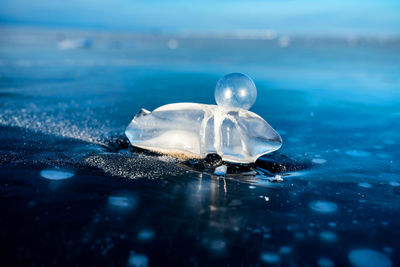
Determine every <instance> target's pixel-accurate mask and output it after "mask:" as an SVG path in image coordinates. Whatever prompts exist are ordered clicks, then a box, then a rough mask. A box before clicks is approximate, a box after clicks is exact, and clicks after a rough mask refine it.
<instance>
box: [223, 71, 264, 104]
mask: <svg viewBox="0 0 400 267" xmlns="http://www.w3.org/2000/svg"><path fill="white" fill-rule="evenodd" d="M256 98H257V88H256V86H255V84H254V82H253V80H252V79H251V78H249V77H248V76H247V75H244V74H242V73H230V74H228V75H225V76H224V77H222V78H221V79H219V81H218V82H217V86H216V87H215V101H216V102H217V104H218V106H221V107H224V108H242V109H249V108H251V106H253V104H254V102H255V101H256Z"/></svg>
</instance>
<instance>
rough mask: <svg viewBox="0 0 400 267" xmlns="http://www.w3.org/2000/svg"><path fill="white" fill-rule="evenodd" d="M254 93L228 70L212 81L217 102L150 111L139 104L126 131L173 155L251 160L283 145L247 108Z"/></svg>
mask: <svg viewBox="0 0 400 267" xmlns="http://www.w3.org/2000/svg"><path fill="white" fill-rule="evenodd" d="M256 97H257V89H256V87H255V85H254V83H253V81H252V80H251V79H250V78H249V77H247V76H246V75H244V74H240V73H232V74H228V75H226V76H224V77H223V78H221V79H220V80H219V81H218V83H217V87H216V90H215V99H216V102H217V103H218V105H205V104H197V103H175V104H169V105H165V106H161V107H159V108H157V109H155V110H153V112H150V111H148V110H145V109H142V110H141V111H139V113H138V114H137V115H136V116H135V117H134V118H133V120H132V122H131V123H130V124H129V125H128V127H127V129H126V131H125V134H126V136H127V137H128V139H129V141H130V142H131V144H132V145H133V146H136V147H139V148H143V149H147V150H151V151H155V152H158V153H163V154H169V155H172V156H176V157H182V158H204V157H206V156H207V155H208V154H213V153H216V154H218V155H219V156H220V157H221V158H222V160H224V161H227V162H233V163H251V162H255V161H256V160H257V158H258V157H260V156H262V155H264V154H267V153H270V152H272V151H275V150H278V149H279V148H280V147H281V145H282V139H281V137H280V135H279V134H278V133H277V132H276V131H275V130H274V129H273V128H272V127H271V126H270V125H269V124H268V123H267V122H266V121H265V120H263V119H262V118H261V117H260V116H258V115H257V114H255V113H253V112H251V111H248V110H247V109H248V108H250V107H251V106H252V105H253V104H254V102H255V100H256Z"/></svg>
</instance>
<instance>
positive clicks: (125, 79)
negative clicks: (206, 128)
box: [0, 26, 400, 266]
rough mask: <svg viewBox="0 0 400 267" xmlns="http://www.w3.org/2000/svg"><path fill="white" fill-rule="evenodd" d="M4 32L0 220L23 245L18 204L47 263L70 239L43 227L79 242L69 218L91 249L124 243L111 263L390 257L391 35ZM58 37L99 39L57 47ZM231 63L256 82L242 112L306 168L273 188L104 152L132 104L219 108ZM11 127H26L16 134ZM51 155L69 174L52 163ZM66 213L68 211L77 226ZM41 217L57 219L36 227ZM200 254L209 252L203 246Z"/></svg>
mask: <svg viewBox="0 0 400 267" xmlns="http://www.w3.org/2000/svg"><path fill="white" fill-rule="evenodd" d="M0 33H1V36H7V38H1V39H0V48H1V50H0V60H1V61H0V75H1V76H0V90H1V91H0V98H1V101H0V124H1V133H2V134H1V135H0V146H1V149H0V162H1V165H0V171H1V175H0V179H2V184H4V185H7V190H6V191H2V194H3V195H2V197H4V198H7V201H4V202H3V203H6V204H7V209H6V208H4V210H5V212H7V214H5V216H4V218H5V219H4V220H2V221H1V222H0V223H2V225H1V226H4V227H1V229H10V228H11V229H12V230H14V231H11V230H9V231H7V232H4V231H5V230H4V231H3V232H2V234H4V236H6V235H8V236H7V237H9V238H12V240H13V243H12V244H11V245H13V244H14V245H15V246H14V248H16V249H20V247H21V246H22V245H23V246H24V248H26V247H25V244H30V243H27V242H26V240H25V239H26V238H27V236H26V235H23V236H16V235H18V233H19V231H18V230H19V229H21V225H20V224H18V223H15V221H13V222H12V223H8V224H7V225H5V223H4V222H6V221H5V220H8V219H9V218H11V219H12V218H14V217H15V216H14V217H13V216H11V215H15V214H16V213H18V214H19V215H20V217H22V216H23V217H24V218H25V219H26V220H27V221H29V224H28V223H27V224H26V225H24V229H27V230H26V231H29V230H30V232H31V233H32V234H31V236H32V238H34V241H35V242H36V240H37V238H39V237H38V236H40V238H43V239H44V240H45V241H49V242H48V243H50V244H54V251H53V252H54V253H49V251H48V249H46V250H45V251H44V252H43V255H45V257H50V256H49V255H56V254H57V253H56V251H64V249H65V248H66V247H70V246H65V247H64V246H63V244H70V243H68V242H69V241H68V240H64V241H65V242H53V241H54V240H49V239H51V238H52V236H54V237H59V236H58V235H57V234H58V232H56V231H54V232H51V231H52V229H60V228H62V229H64V231H66V232H67V233H69V234H72V236H73V237H74V236H75V235H73V233H76V231H77V230H76V227H78V229H79V230H78V231H80V232H79V233H82V236H83V237H81V234H80V235H79V237H76V236H75V239H73V240H72V244H78V243H79V244H80V242H81V238H82V239H83V240H87V241H88V242H91V241H93V242H97V243H96V244H98V246H97V245H96V246H95V247H94V248H95V249H96V248H97V247H101V248H112V247H114V248H123V249H115V250H112V249H110V250H109V251H108V252H107V253H108V254H107V253H105V254H104V257H108V259H109V260H110V262H112V260H111V259H115V258H120V256H121V259H123V263H121V262H118V263H119V264H125V263H128V265H131V266H135V265H137V264H148V263H153V262H155V263H160V264H165V262H168V257H173V256H177V255H176V254H173V253H170V251H178V252H179V259H181V256H182V255H183V254H185V253H180V252H181V251H184V252H187V253H186V254H187V255H189V254H190V255H193V256H191V257H192V258H190V259H186V258H185V259H182V261H184V260H186V261H185V263H187V262H192V263H193V265H196V264H197V263H199V262H200V264H199V265H212V263H215V262H213V260H215V259H220V260H221V262H223V263H226V264H225V265H228V264H231V265H232V263H238V264H242V265H246V266H247V265H258V264H259V263H271V264H272V263H273V264H276V263H281V262H282V264H285V265H289V266H290V265H295V263H298V264H297V265H310V266H313V265H317V264H318V265H319V266H332V265H334V266H346V265H349V264H353V265H355V266H361V265H362V264H364V263H366V261H368V262H373V263H379V264H381V265H382V266H385V264H386V266H390V263H391V264H392V265H395V264H396V263H398V262H399V260H400V259H399V256H398V255H399V254H398V252H399V251H400V245H399V243H398V238H397V236H399V235H400V232H399V229H400V222H399V220H398V218H399V216H400V212H399V211H400V191H399V188H400V175H399V173H400V163H399V159H400V147H399V144H400V136H399V134H398V133H399V132H400V124H399V121H400V91H399V90H398V88H400V80H399V75H398V74H399V69H398V62H400V53H399V47H400V46H399V44H400V42H399V40H397V39H396V40H391V39H384V38H383V39H382V38H381V39H379V38H376V39H374V38H372V39H362V38H360V39H358V41H357V42H356V43H354V42H350V41H349V40H348V39H347V38H346V37H343V38H341V37H337V38H336V37H332V38H322V37H321V38H315V39H313V38H311V39H310V38H308V37H307V38H306V37H304V38H303V37H301V36H298V37H292V39H291V42H290V44H288V46H286V47H282V46H281V45H280V44H279V40H278V39H274V40H236V39H228V40H226V39H221V38H191V37H185V38H183V37H182V36H179V35H173V36H172V35H171V36H170V35H158V34H156V33H155V34H154V35H151V36H147V35H142V36H138V35H135V34H129V33H126V34H124V33H119V34H115V33H98V32H74V31H68V30H63V29H27V28H22V27H16V28H13V27H9V26H7V27H6V26H4V27H1V28H0ZM60 36H62V37H63V38H64V39H65V38H66V39H71V40H72V39H79V38H84V39H90V40H91V42H92V43H91V46H90V47H84V48H82V47H79V46H77V47H76V48H75V49H72V48H71V49H60V47H59V42H60V40H61V39H62V38H60ZM64 39H62V40H64ZM171 44H173V45H171ZM237 71H239V72H242V73H245V74H247V75H249V76H250V77H252V78H253V80H254V81H255V84H256V86H257V89H258V97H257V101H256V103H255V104H254V106H253V107H252V108H251V111H254V112H255V113H257V114H259V115H260V116H261V117H263V118H265V119H266V120H267V121H268V122H269V123H270V124H271V126H272V127H274V128H275V129H278V131H279V132H280V133H282V137H283V146H282V148H281V149H280V150H279V152H278V153H280V154H283V155H285V156H287V157H288V158H290V159H294V160H299V161H300V162H308V163H310V164H309V166H310V167H309V168H308V169H306V170H302V169H298V170H297V169H296V170H292V171H290V172H284V173H280V174H278V175H279V177H281V178H282V179H283V181H279V182H278V181H276V179H275V181H271V180H270V179H268V178H270V177H266V176H264V175H256V176H254V175H248V174H246V175H236V176H229V174H228V175H226V176H224V175H222V176H220V177H216V176H215V175H213V173H200V172H198V171H191V170H188V169H186V168H181V166H180V165H179V164H175V163H174V161H173V160H171V159H170V158H168V157H163V156H148V155H146V154H140V153H131V152H130V151H129V150H128V149H127V148H126V147H125V148H124V149H125V150H124V153H118V152H116V151H111V152H110V151H104V146H105V145H107V144H108V142H109V141H112V140H114V138H118V137H120V136H121V134H122V133H123V131H124V130H125V128H126V126H127V124H128V123H129V122H130V120H131V119H132V118H133V116H134V115H135V114H136V112H137V111H139V110H140V109H141V108H146V109H148V110H153V109H155V108H157V107H159V106H161V105H164V104H168V103H174V102H198V103H206V104H215V103H214V88H215V84H216V82H217V81H218V79H219V78H220V77H222V76H223V75H224V74H226V73H230V72H237ZM16 129H18V130H21V131H23V132H22V133H21V134H20V136H19V137H20V139H17V140H16V139H13V138H14V137H16V136H15V135H14V131H15V130H16ZM10 140H11V141H10ZM49 140H50V141H49ZM71 140H75V141H76V140H79V141H81V143H74V141H71ZM275 155H276V154H275ZM271 157H272V156H271ZM272 158H273V157H272ZM55 162H56V163H63V164H61V166H68V165H71V166H72V167H71V169H68V170H71V171H66V170H61V169H54V168H53V167H49V166H54V164H55ZM74 168H76V169H81V170H82V171H75V169H74ZM38 170H39V171H38ZM221 174H224V172H221ZM71 175H72V176H73V177H74V178H73V179H70V180H68V183H57V184H58V185H60V186H59V187H57V188H56V189H54V190H58V191H57V194H54V192H55V191H54V190H48V187H47V185H46V186H43V183H44V182H43V181H44V179H37V178H38V177H46V178H47V179H63V178H64V179H67V178H70V177H72V176H71ZM35 183H39V184H35ZM21 184H24V185H25V186H21ZM52 184H53V183H52ZM64 184H68V186H64ZM19 194H25V195H24V196H25V198H23V196H21V195H19ZM15 196H17V197H15ZM49 200H51V201H49ZM55 200H56V201H55ZM4 205H5V204H4ZM10 205H14V206H15V207H17V208H16V209H9V207H8V206H10ZM51 205H55V206H51ZM24 207H25V208H24ZM38 207H43V209H39V208H38ZM44 207H45V208H44ZM26 209H29V210H26ZM43 210H45V212H48V215H46V214H47V213H45V212H43ZM57 211H60V212H61V214H57V213H56V212H57ZM65 211H68V214H72V215H74V216H71V217H68V218H69V219H71V220H73V222H74V223H73V224H71V225H73V226H74V229H72V228H71V229H72V230H70V232H68V225H69V223H65V218H64V215H65ZM79 211H82V212H81V213H80V212H79ZM6 215H10V216H6ZM44 215H45V216H44ZM61 215H62V216H61ZM18 218H19V217H18ZM60 218H62V219H60ZM46 220H49V221H50V222H49V223H47V221H46ZM40 222H43V223H44V225H45V226H47V225H49V224H51V225H55V226H57V227H50V228H49V227H43V228H40V229H46V230H43V232H41V231H38V230H37V229H39V228H38V227H37V223H40ZM57 223H58V224H57ZM58 226H60V227H58ZM27 227H28V228H27ZM29 227H30V228H29ZM148 230H149V231H150V232H151V231H152V233H153V234H154V235H152V234H151V233H150V232H146V231H148ZM47 231H48V232H47ZM143 231H144V232H143ZM10 233H12V235H11V234H10ZM24 233H25V232H24ZM65 236H67V235H65ZM122 237H123V238H122ZM18 238H19V239H18ZM71 238H72V237H71ZM110 240H111V241H110ZM177 240H179V242H178V241H177ZM144 241H145V242H144ZM35 242H32V244H36V243H35ZM155 244H157V246H156V245H155ZM144 245H146V246H144ZM282 247H283V248H284V249H281V248H282ZM285 247H290V250H288V249H286V248H285ZM157 248H160V249H157ZM177 248H178V249H177ZM26 249H27V250H28V249H29V248H26ZM31 249H34V248H32V247H31ZM49 249H53V248H49ZM74 249H75V246H74ZM76 249H77V250H76V251H77V253H79V251H78V249H79V247H76ZM360 249H361V250H360ZM131 250H133V251H134V252H132V253H131V252H130V251H131ZM238 250H239V251H241V253H237V251H238ZM80 251H86V250H84V249H82V250H80ZM106 251H107V250H106ZM116 251H118V252H116ZM315 251H318V252H315ZM102 252H103V251H96V252H94V253H93V255H94V257H96V258H98V255H99V253H102ZM189 252H190V253H189ZM191 252H193V254H192V253H191ZM242 252H243V253H242ZM71 253H75V250H74V251H73V252H71ZM113 253H121V254H118V255H116V254H113ZM39 254H40V253H39ZM205 254H207V255H208V254H212V255H213V257H210V258H208V261H207V259H202V258H201V257H199V256H197V255H205ZM244 254H245V257H244V256H243V257H241V256H242V255H244ZM24 255H25V254H24ZM24 255H20V256H21V257H26V255H25V256H24ZM35 255H36V254H35ZM74 255H75V254H74ZM86 256H87V255H85V257H86ZM89 256H90V255H89ZM177 257H178V256H177ZM363 259H365V261H364V260H363ZM27 260H31V259H30V258H29V259H27ZM40 260H42V258H40V259H39V260H38V261H39V262H41V261H40ZM202 260H203V261H202ZM177 261H179V260H177ZM174 263H176V262H174ZM179 263H182V262H179ZM357 264H358V265H357ZM360 264H361V265H360ZM367 264H368V263H367Z"/></svg>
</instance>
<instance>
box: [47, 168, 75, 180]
mask: <svg viewBox="0 0 400 267" xmlns="http://www.w3.org/2000/svg"><path fill="white" fill-rule="evenodd" d="M40 176H42V177H43V178H46V179H49V180H65V179H68V178H71V177H72V176H74V174H73V173H72V172H69V171H63V170H60V169H45V170H42V171H41V172H40Z"/></svg>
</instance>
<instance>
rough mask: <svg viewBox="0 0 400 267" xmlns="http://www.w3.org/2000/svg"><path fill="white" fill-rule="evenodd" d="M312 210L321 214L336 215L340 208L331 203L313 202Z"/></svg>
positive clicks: (311, 204)
mask: <svg viewBox="0 0 400 267" xmlns="http://www.w3.org/2000/svg"><path fill="white" fill-rule="evenodd" d="M310 208H311V209H312V210H314V211H316V212H319V213H334V212H336V211H337V209H338V206H337V205H336V204H335V203H333V202H329V201H313V202H311V203H310Z"/></svg>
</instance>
